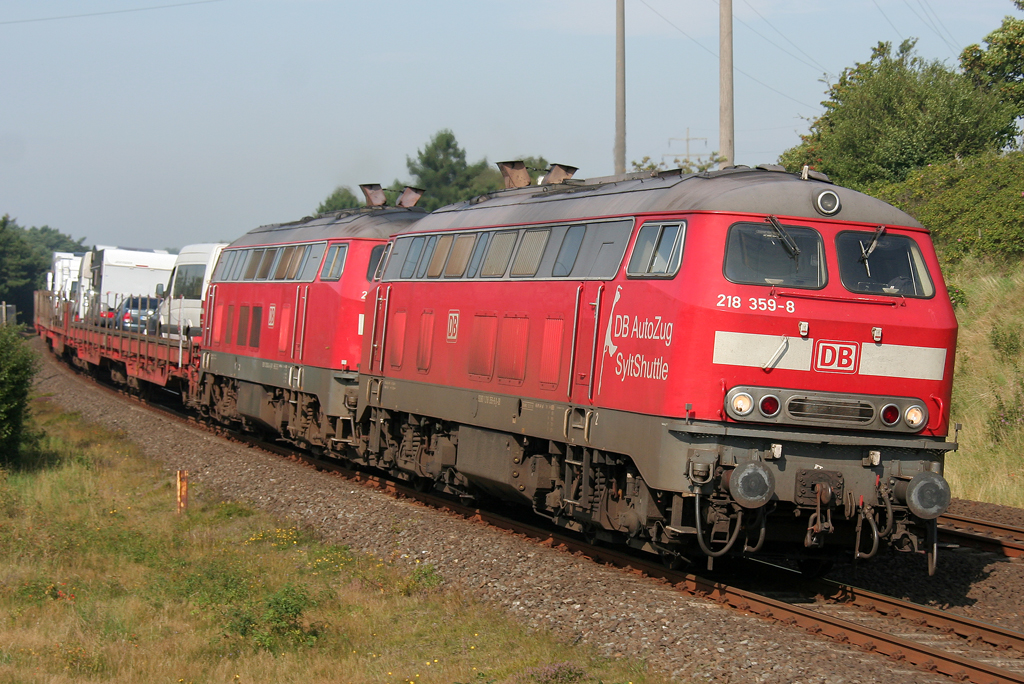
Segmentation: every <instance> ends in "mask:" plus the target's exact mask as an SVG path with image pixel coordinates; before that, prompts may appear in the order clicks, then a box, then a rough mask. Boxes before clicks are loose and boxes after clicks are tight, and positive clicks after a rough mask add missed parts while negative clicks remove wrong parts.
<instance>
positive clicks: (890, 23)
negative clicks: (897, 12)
mask: <svg viewBox="0 0 1024 684" xmlns="http://www.w3.org/2000/svg"><path fill="white" fill-rule="evenodd" d="M871 2H873V3H875V7H877V8H878V11H879V12H880V13H881V14H882V16H883V17H885V20H886V21H887V22H889V26H892V30H893V31H895V32H896V35H897V36H899V37H900V40H905V39H904V38H903V34H902V33H900V30H899V29H898V28H896V24H894V23H892V19H890V18H889V15H888V14H886V13H885V12H883V11H882V6H881V5H879V4H878V0H871Z"/></svg>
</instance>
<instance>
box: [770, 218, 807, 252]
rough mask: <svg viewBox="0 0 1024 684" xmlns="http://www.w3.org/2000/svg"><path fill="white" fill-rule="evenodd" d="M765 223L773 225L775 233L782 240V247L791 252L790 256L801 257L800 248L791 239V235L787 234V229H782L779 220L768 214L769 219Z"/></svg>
mask: <svg viewBox="0 0 1024 684" xmlns="http://www.w3.org/2000/svg"><path fill="white" fill-rule="evenodd" d="M765 221H767V222H768V223H770V224H772V228H774V229H775V232H776V233H777V234H778V236H779V237H780V238H781V239H782V245H783V246H784V247H785V248H786V251H787V252H789V254H790V256H793V257H797V256H800V248H799V247H797V246H796V242H794V241H793V238H792V237H790V235H789V233H787V232H786V229H785V228H783V227H782V224H781V223H779V219H777V218H775V217H774V216H772V215H771V214H768V218H766V219H765Z"/></svg>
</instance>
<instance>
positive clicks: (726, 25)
mask: <svg viewBox="0 0 1024 684" xmlns="http://www.w3.org/2000/svg"><path fill="white" fill-rule="evenodd" d="M718 8H719V13H718V145H719V147H720V148H721V151H720V152H719V154H721V155H722V156H723V157H725V159H724V161H722V163H721V166H732V165H734V164H735V163H736V159H735V156H736V147H735V143H734V138H735V130H736V125H735V123H734V121H733V108H732V100H733V97H732V0H720V1H719V3H718Z"/></svg>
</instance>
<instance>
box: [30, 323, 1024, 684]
mask: <svg viewBox="0 0 1024 684" xmlns="http://www.w3.org/2000/svg"><path fill="white" fill-rule="evenodd" d="M33 344H34V345H35V346H36V348H37V349H39V350H40V353H41V356H42V357H43V359H44V364H43V367H42V370H41V372H40V374H39V376H38V378H37V391H38V392H39V393H40V394H43V395H48V396H49V398H50V399H51V401H54V402H55V403H57V404H58V405H60V406H62V407H64V408H65V409H66V410H69V411H75V412H78V413H80V414H81V415H82V416H83V417H84V418H85V419H87V420H89V421H91V422H95V423H98V424H101V425H103V426H105V427H107V428H110V429H114V430H119V431H123V433H124V434H125V435H126V436H127V437H128V438H129V439H131V440H132V441H133V442H135V443H137V444H138V445H139V446H140V447H141V448H142V449H143V450H144V452H145V453H146V454H147V455H148V456H149V457H151V458H154V459H156V460H158V461H160V462H162V463H163V464H165V465H166V467H167V468H168V469H169V470H171V471H173V470H178V469H183V470H188V471H189V473H190V477H191V478H192V479H193V480H197V481H199V482H201V483H202V485H203V486H204V487H205V488H206V489H207V490H209V491H211V492H213V493H215V494H217V495H219V496H222V497H223V498H225V499H230V500H235V501H246V502H250V503H251V504H252V505H253V506H255V507H258V508H260V509H262V510H265V511H267V512H270V513H273V514H275V515H279V516H281V517H282V518H286V519H288V520H290V521H291V522H293V523H294V524H296V525H300V526H304V527H311V528H315V529H316V530H318V531H319V532H320V534H321V535H322V536H323V537H324V538H325V539H327V540H330V541H334V542H338V543H343V544H347V545H349V546H350V547H351V548H353V549H355V550H359V551H363V552H366V553H371V554H374V555H376V556H378V557H387V558H400V559H401V558H404V559H407V560H408V561H409V562H410V563H412V562H413V560H414V559H416V560H420V561H422V562H427V563H431V564H433V565H434V566H435V567H436V569H437V571H438V572H439V573H440V575H441V576H442V577H443V578H444V579H445V582H446V584H447V585H448V586H449V587H452V588H455V589H457V590H461V591H463V592H465V593H467V594H470V595H473V596H475V597H477V598H478V599H480V600H482V601H487V602H490V603H492V604H494V605H496V606H499V607H500V608H502V609H504V610H505V611H507V612H508V614H510V615H511V616H513V617H514V618H515V619H517V620H519V621H521V622H523V623H525V624H526V625H529V626H530V627H533V628H536V629H546V630H551V631H552V632H554V633H555V634H556V635H558V637H559V638H562V639H564V640H566V641H569V642H585V643H590V644H593V645H594V646H595V647H597V648H598V649H599V650H600V651H601V652H603V653H605V654H606V655H609V656H629V657H637V658H643V659H644V660H645V661H646V662H647V663H648V665H649V666H650V667H652V668H654V669H656V670H659V671H662V672H665V673H667V674H669V675H670V676H671V677H672V678H673V679H676V680H679V681H714V682H780V683H781V682H787V683H790V682H804V683H807V682H829V683H830V684H838V683H841V682H879V681H894V680H897V679H898V681H901V682H922V683H924V682H948V681H949V680H948V679H946V678H944V677H941V676H937V675H933V674H928V673H925V672H921V671H918V670H915V669H912V668H911V667H909V666H907V665H905V664H898V663H893V662H892V661H889V660H886V659H884V658H882V657H880V656H877V655H871V654H866V653H862V652H860V651H857V650H855V649H853V648H849V647H846V646H842V645H839V644H835V643H833V642H831V641H828V640H825V639H821V638H818V637H814V636H812V635H809V634H808V633H806V632H804V631H802V630H798V629H794V628H790V627H787V626H784V625H781V624H778V623H774V622H771V621H768V620H765V619H762V618H758V617H755V616H747V615H744V614H742V613H739V612H736V611H732V610H729V609H725V608H723V607H721V606H719V605H718V604H716V603H714V602H712V601H706V600H702V599H696V598H691V597H686V596H683V595H681V594H679V593H678V592H676V591H675V590H673V589H672V588H671V587H669V586H667V585H664V584H659V583H658V582H656V581H653V580H650V579H647V578H644V577H640V576H636V575H632V574H629V573H627V572H624V571H621V570H616V569H612V568H608V567H604V566H601V565H598V564H596V563H593V562H591V561H589V560H588V559H586V558H581V557H577V556H573V555H572V554H569V553H566V552H564V551H560V550H558V549H551V548H545V547H543V546H540V545H538V544H536V543H533V542H530V541H527V540H524V539H521V538H519V537H517V536H515V535H512V534H508V533H504V532H501V531H498V530H495V529H492V528H489V527H486V526H485V525H483V524H480V523H476V522H472V521H468V520H463V519H461V518H456V517H452V516H451V515H448V514H446V513H442V512H439V511H434V510H432V509H429V508H426V507H424V506H422V505H419V504H416V503H414V502H411V501H408V500H402V499H396V498H393V497H391V496H389V495H387V494H384V493H382V492H379V491H376V490H373V489H369V488H365V487H362V486H359V485H354V484H352V483H351V482H348V481H346V480H344V479H343V478H340V477H335V476H330V475H327V474H324V473H321V472H317V471H315V470H314V469H312V468H310V467H307V466H303V465H300V464H298V463H295V462H292V461H289V460H286V459H283V458H280V457H277V456H273V455H270V454H268V453H265V452H262V451H260V450H257V449H251V448H247V447H245V446H243V445H239V444H237V443H234V442H230V441H228V440H225V439H222V438H219V437H217V436H215V435H213V434H210V433H208V432H205V431H203V430H200V429H197V428H192V427H190V426H187V425H184V424H182V423H181V422H178V421H175V420H172V419H169V418H166V417H164V416H161V415H158V414H156V413H154V412H152V411H150V410H148V409H146V408H144V407H142V406H140V405H138V404H137V403H136V402H133V401H131V400H128V399H126V398H120V397H117V396H114V395H111V394H109V393H107V392H104V391H102V390H101V389H99V388H97V387H95V386H93V385H91V384H90V383H89V382H88V381H87V380H85V379H83V378H81V377H78V376H76V375H75V374H74V373H73V372H72V371H71V370H69V369H67V368H66V367H64V366H62V365H60V364H58V363H57V362H56V360H55V359H54V357H53V356H52V355H51V354H50V353H49V352H47V351H44V347H43V345H42V344H41V342H40V341H39V340H38V339H36V340H34V342H33ZM939 563H940V565H939V571H938V575H937V576H936V577H934V578H928V577H927V576H926V574H925V568H924V560H923V558H907V557H905V556H899V557H895V558H882V559H879V562H876V563H872V564H863V565H861V566H859V567H858V568H856V569H854V570H851V569H846V570H842V571H841V572H838V573H836V575H835V577H836V578H837V579H850V580H854V579H856V580H857V583H858V584H860V585H862V586H866V587H867V588H874V589H879V590H882V591H885V592H886V593H892V594H895V595H897V596H907V597H910V598H913V599H914V600H917V601H919V602H923V603H931V604H935V605H939V606H943V607H945V608H946V609H948V610H951V611H957V612H962V613H964V614H968V615H971V616H972V617H976V618H981V619H986V620H990V621H994V622H997V623H1000V624H1004V625H1012V626H1015V627H1016V628H1018V629H1020V628H1021V624H1022V618H1021V615H1022V610H1021V599H1020V597H1021V595H1022V590H1024V577H1022V568H1024V564H1022V563H1019V562H1011V561H1007V560H1005V559H1002V558H997V557H995V556H993V555H985V554H979V553H975V552H970V553H967V552H961V553H944V554H941V555H940V561H939Z"/></svg>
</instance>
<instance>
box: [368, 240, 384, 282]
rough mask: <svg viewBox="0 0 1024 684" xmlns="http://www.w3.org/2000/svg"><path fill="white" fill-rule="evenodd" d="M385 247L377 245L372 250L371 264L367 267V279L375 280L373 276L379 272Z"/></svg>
mask: <svg viewBox="0 0 1024 684" xmlns="http://www.w3.org/2000/svg"><path fill="white" fill-rule="evenodd" d="M384 248H385V245H377V246H376V247H374V248H373V249H372V250H370V263H369V265H368V266H367V267H366V279H367V280H373V274H374V273H376V272H377V265H378V264H380V258H381V256H383V254H384Z"/></svg>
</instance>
